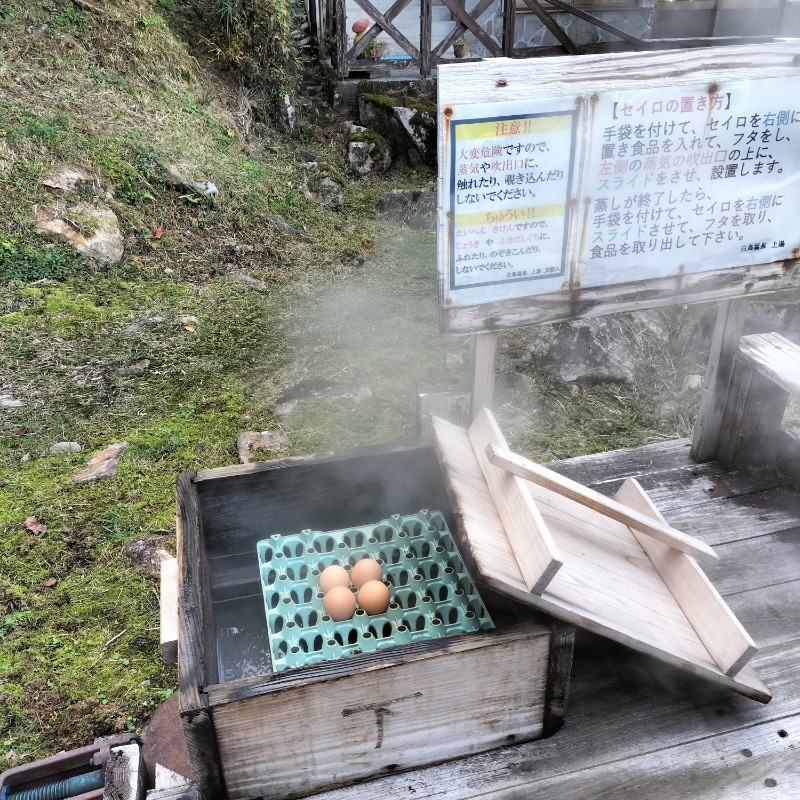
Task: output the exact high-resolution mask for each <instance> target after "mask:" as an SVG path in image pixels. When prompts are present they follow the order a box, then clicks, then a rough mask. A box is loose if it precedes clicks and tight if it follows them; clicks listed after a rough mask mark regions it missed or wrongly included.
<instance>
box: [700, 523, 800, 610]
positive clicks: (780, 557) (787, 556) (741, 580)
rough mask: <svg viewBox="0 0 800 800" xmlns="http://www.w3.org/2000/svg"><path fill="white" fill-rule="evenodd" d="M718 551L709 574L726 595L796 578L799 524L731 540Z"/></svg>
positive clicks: (799, 549) (799, 540)
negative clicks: (766, 533)
mask: <svg viewBox="0 0 800 800" xmlns="http://www.w3.org/2000/svg"><path fill="white" fill-rule="evenodd" d="M717 551H718V552H719V555H720V562H719V563H718V564H709V565H708V566H707V567H706V573H707V574H708V577H709V578H710V579H711V581H712V583H713V584H714V585H715V586H716V587H717V590H718V591H719V592H721V593H722V594H723V595H725V594H730V593H732V592H744V591H747V590H748V589H758V588H760V587H762V586H775V585H776V584H779V583H786V582H787V581H793V580H795V579H796V578H797V574H798V565H799V564H800V527H797V528H792V529H790V530H787V531H781V532H779V533H771V534H769V535H768V536H759V537H756V538H752V539H744V540H742V541H740V542H731V543H730V544H725V545H721V546H720V547H718V548H717Z"/></svg>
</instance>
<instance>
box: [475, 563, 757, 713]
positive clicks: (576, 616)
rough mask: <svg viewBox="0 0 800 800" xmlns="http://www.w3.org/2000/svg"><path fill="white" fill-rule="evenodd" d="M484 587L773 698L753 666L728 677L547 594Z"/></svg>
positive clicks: (491, 581) (752, 694) (491, 582)
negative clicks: (644, 640)
mask: <svg viewBox="0 0 800 800" xmlns="http://www.w3.org/2000/svg"><path fill="white" fill-rule="evenodd" d="M483 584H484V585H485V586H487V587H488V588H489V589H492V590H493V591H495V592H498V593H499V594H504V595H507V596H508V597H511V598H512V599H515V600H519V601H521V602H523V603H525V604H526V605H529V606H532V607H534V608H536V609H537V610H539V611H544V612H545V613H546V614H550V615H551V616H553V617H556V618H557V619H560V620H563V621H564V622H569V623H570V624H571V625H575V626H576V627H578V628H584V629H586V630H588V631H591V632H592V633H597V634H599V635H600V636H604V637H605V638H607V639H611V640H612V641H614V642H618V643H619V644H623V645H625V646H626V647H630V648H631V649H632V650H636V651H638V652H640V653H644V654H645V655H647V656H651V657H653V658H655V659H657V660H658V661H662V662H664V663H665V664H670V665H671V666H673V667H677V668H678V669H680V670H682V671H684V672H687V673H689V674H691V675H695V676H697V677H698V678H702V679H704V680H708V681H711V682H712V683H717V684H719V685H721V686H725V687H727V688H728V689H731V690H733V691H735V692H737V693H738V694H741V695H744V696H745V697H749V698H750V699H752V700H756V701H758V702H759V703H769V701H770V700H771V699H772V694H771V693H770V691H769V689H768V688H767V687H766V686H765V685H764V684H763V682H762V681H761V679H760V678H759V677H758V674H757V673H756V671H755V670H754V669H753V668H752V667H750V666H745V667H744V668H743V669H742V670H740V671H739V672H738V673H737V674H736V675H734V676H729V675H725V673H724V672H722V670H721V669H720V668H719V667H718V666H717V665H716V664H714V663H713V662H710V661H709V662H708V663H703V662H700V661H695V660H692V659H689V658H685V657H682V656H678V655H675V654H673V653H669V652H667V651H665V650H662V649H660V648H658V647H655V646H654V645H651V644H648V643H647V642H642V641H640V640H639V639H634V638H632V637H631V636H630V635H629V634H627V633H625V632H624V631H622V630H620V629H618V628H614V627H612V626H611V625H609V624H604V623H601V622H599V621H598V620H597V619H595V618H593V617H589V616H587V615H586V613H584V611H583V609H580V608H578V607H576V606H573V607H571V606H568V605H565V604H564V603H563V602H561V601H556V600H551V599H550V598H548V596H547V592H546V591H545V592H544V593H543V594H542V595H532V594H529V593H528V592H523V591H522V590H521V589H515V588H514V587H513V586H510V585H509V584H506V583H503V582H502V581H498V580H497V579H495V578H487V577H484V580H483Z"/></svg>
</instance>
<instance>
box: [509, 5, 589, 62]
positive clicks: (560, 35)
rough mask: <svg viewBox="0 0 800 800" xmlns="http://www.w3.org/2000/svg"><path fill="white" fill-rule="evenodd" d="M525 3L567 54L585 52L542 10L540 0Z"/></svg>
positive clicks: (575, 54) (574, 54)
mask: <svg viewBox="0 0 800 800" xmlns="http://www.w3.org/2000/svg"><path fill="white" fill-rule="evenodd" d="M523 2H524V3H525V5H526V6H528V8H529V9H530V10H531V11H532V12H533V13H534V14H535V15H536V16H537V17H538V19H539V21H540V22H541V23H542V25H544V26H545V28H547V30H549V31H550V33H552V34H553V36H555V37H556V39H558V41H559V42H560V43H561V45H562V46H563V48H564V49H565V50H566V51H567V53H569V54H570V55H573V56H577V55H580V54H581V53H583V52H585V50H584V49H583V48H582V47H579V46H578V45H577V44H575V42H573V41H572V39H570V38H569V36H567V34H566V32H565V31H564V29H563V28H562V27H561V26H560V25H559V24H558V23H557V22H556V21H555V20H554V19H553V17H552V16H550V14H548V13H547V12H546V11H545V10H544V9H543V8H542V6H541V4H540V3H539V0H523ZM514 15H515V16H516V8H515V9H514Z"/></svg>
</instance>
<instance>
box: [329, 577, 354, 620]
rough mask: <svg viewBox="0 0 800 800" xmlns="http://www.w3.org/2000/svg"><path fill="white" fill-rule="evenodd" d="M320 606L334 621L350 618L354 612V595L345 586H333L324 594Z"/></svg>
mask: <svg viewBox="0 0 800 800" xmlns="http://www.w3.org/2000/svg"><path fill="white" fill-rule="evenodd" d="M322 608H323V609H324V611H325V613H326V614H327V615H328V616H329V617H330V618H331V619H332V620H333V621H334V622H341V621H342V620H345V619H350V617H352V616H353V614H355V613H356V596H355V595H354V594H353V593H352V592H351V591H350V590H349V589H348V588H347V587H346V586H334V587H333V588H332V589H331V590H330V591H329V592H328V593H327V594H326V595H325V599H324V600H323V601H322Z"/></svg>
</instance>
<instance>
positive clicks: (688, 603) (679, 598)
mask: <svg viewBox="0 0 800 800" xmlns="http://www.w3.org/2000/svg"><path fill="white" fill-rule="evenodd" d="M614 498H615V499H616V500H617V501H619V502H620V503H623V504H624V505H626V506H628V507H629V508H631V509H633V510H635V511H637V512H639V513H641V514H646V515H647V516H649V517H652V518H653V519H654V520H657V521H659V522H662V523H664V524H666V520H665V519H664V517H663V516H662V515H661V512H660V511H659V510H658V509H657V508H656V507H655V505H653V501H652V500H651V499H650V498H649V497H648V496H647V493H646V492H645V491H644V489H642V487H641V486H640V485H639V483H638V481H636V480H635V479H634V478H626V479H625V481H624V482H623V484H622V486H621V487H620V488H619V490H618V491H617V493H616V494H615V495H614ZM631 532H632V533H633V535H634V537H635V538H636V541H638V542H639V544H640V545H641V547H642V550H644V552H645V553H647V556H648V558H649V559H650V561H651V562H652V564H653V566H654V567H655V568H656V572H658V574H659V575H660V576H661V579H662V580H663V581H664V583H665V584H666V586H667V588H668V589H669V590H670V592H672V596H673V597H674V598H675V601H676V602H677V603H678V605H679V606H680V607H681V609H682V611H683V613H684V614H686V618H687V619H688V620H689V622H690V623H691V624H692V627H693V628H694V629H695V631H696V632H697V635H698V636H699V637H700V640H701V641H702V642H703V644H704V645H705V646H706V649H707V650H708V652H709V655H710V656H711V657H712V658H713V659H714V662H715V663H716V665H717V666H718V667H719V668H720V669H721V670H722V672H723V673H724V674H725V675H727V676H728V677H732V676H734V675H736V674H737V673H738V672H740V671H741V669H742V667H744V665H745V664H746V663H747V662H748V661H750V659H751V658H752V657H753V656H754V655H755V654H756V653H757V652H758V648H757V647H756V645H755V642H754V641H753V640H752V639H751V638H750V635H749V634H748V633H747V631H746V630H745V629H744V628H743V627H742V624H741V623H740V622H739V620H738V619H736V617H735V616H734V614H733V612H732V611H731V610H730V608H728V604H727V603H726V602H725V601H724V600H723V599H722V596H721V595H720V594H719V592H718V591H717V590H716V589H715V588H714V586H713V585H712V583H711V581H709V579H708V578H707V577H706V575H705V573H704V572H703V570H701V569H700V567H698V566H697V562H696V561H695V560H694V559H693V558H692V557H691V556H689V555H687V554H686V553H682V552H680V551H679V550H676V549H675V548H674V547H670V546H669V545H666V544H664V543H662V542H659V541H656V540H655V539H653V538H652V537H649V536H646V535H644V534H642V533H640V532H639V531H637V530H636V529H635V528H631Z"/></svg>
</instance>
